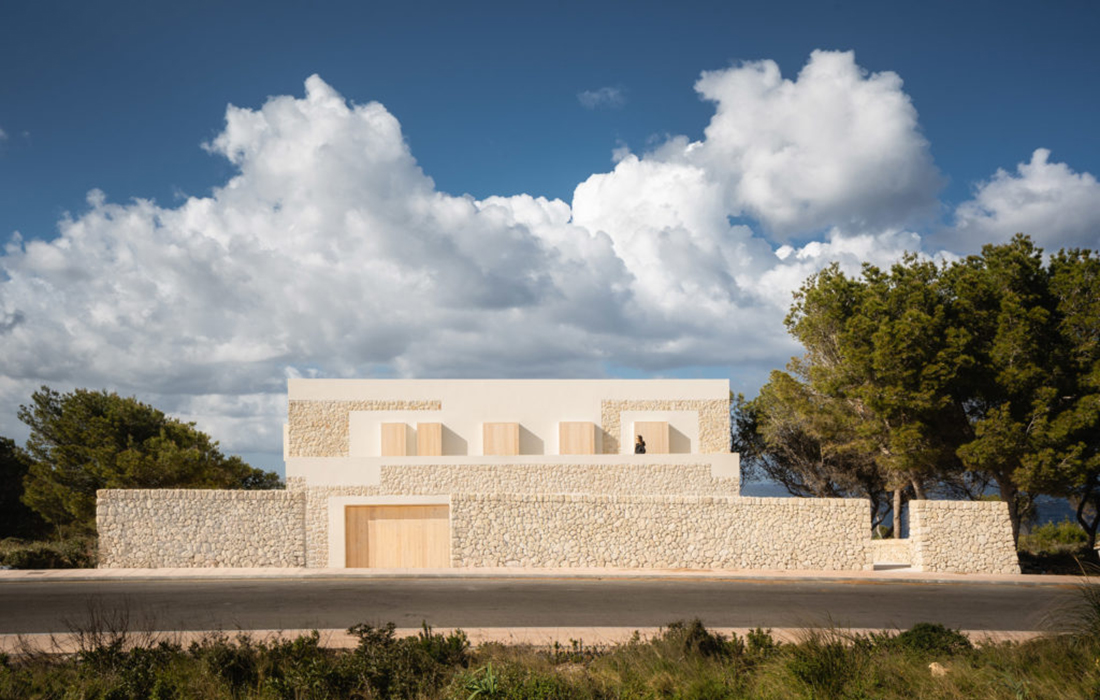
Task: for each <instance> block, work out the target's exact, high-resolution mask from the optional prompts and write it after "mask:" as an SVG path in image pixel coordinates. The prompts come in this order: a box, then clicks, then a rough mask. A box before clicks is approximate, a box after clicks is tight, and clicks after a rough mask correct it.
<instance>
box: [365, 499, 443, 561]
mask: <svg viewBox="0 0 1100 700" xmlns="http://www.w3.org/2000/svg"><path fill="white" fill-rule="evenodd" d="M448 515H449V513H448V506H445V505H431V506H347V509H346V510H345V512H344V537H345V542H346V543H347V546H346V556H347V558H346V560H345V562H346V564H345V565H346V566H347V567H348V568H363V567H370V568H383V569H389V568H401V569H405V568H425V567H427V568H442V567H449V566H450V565H451V524H450V518H449V517H448Z"/></svg>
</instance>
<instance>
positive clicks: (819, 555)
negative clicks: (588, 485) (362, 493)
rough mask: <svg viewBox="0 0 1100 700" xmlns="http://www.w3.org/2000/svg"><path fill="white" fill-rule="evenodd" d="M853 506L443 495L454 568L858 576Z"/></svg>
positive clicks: (863, 547)
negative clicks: (747, 571) (762, 571)
mask: <svg viewBox="0 0 1100 700" xmlns="http://www.w3.org/2000/svg"><path fill="white" fill-rule="evenodd" d="M869 512H870V505H869V503H868V502H867V501H865V500H861V499H816V498H815V499H801V498H729V497H725V498H721V497H705V496H685V497H669V496H597V495H513V494H494V495H475V494H453V495H452V496H451V528H452V543H453V544H452V558H453V564H454V566H461V567H494V566H519V567H591V566H610V567H629V568H691V569H814V570H862V569H864V568H867V566H868V565H869V551H868V546H869V542H870V540H869V539H868V538H867V531H868V529H869V528H870V521H869Z"/></svg>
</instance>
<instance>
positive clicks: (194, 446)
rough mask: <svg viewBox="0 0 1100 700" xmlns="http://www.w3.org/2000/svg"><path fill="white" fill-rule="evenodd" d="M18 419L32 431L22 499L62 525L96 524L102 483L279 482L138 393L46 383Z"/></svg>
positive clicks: (247, 485)
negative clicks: (65, 389) (67, 389)
mask: <svg viewBox="0 0 1100 700" xmlns="http://www.w3.org/2000/svg"><path fill="white" fill-rule="evenodd" d="M19 419H20V420H21V421H23V422H24V423H26V424H27V425H28V426H30V429H31V434H30V438H29V439H28V440H27V453H28V455H29V458H30V460H31V466H30V470H29V473H28V475H27V477H26V480H25V484H26V492H25V494H24V496H23V501H24V503H26V504H27V505H29V506H30V507H31V508H33V509H34V510H35V511H37V512H38V513H39V514H41V516H42V517H43V518H45V519H46V520H47V521H48V522H50V523H52V524H53V525H55V526H57V527H59V528H65V527H69V526H73V527H75V528H76V529H78V530H91V529H94V527H95V503H96V490H97V489H104V488H235V489H270V488H279V486H280V481H279V477H278V475H276V474H275V473H274V472H265V471H261V470H259V469H254V468H252V467H250V466H249V465H248V464H246V463H245V462H244V461H242V460H241V459H240V458H239V457H235V456H234V457H226V456H225V455H223V454H222V453H221V451H220V450H218V443H217V442H215V441H213V440H211V439H210V437H209V436H207V435H206V434H205V433H203V432H201V431H199V430H196V429H195V426H194V424H193V423H184V422H182V421H179V420H177V419H175V418H170V417H168V416H166V415H165V414H164V413H162V412H161V411H159V410H157V409H155V408H153V407H152V406H149V405H147V404H143V403H141V402H140V401H138V400H137V399H136V398H132V397H131V398H123V397H120V396H119V395H118V394H115V393H108V392H107V391H88V390H85V389H77V390H75V391H73V392H71V393H67V394H61V393H58V392H56V391H53V390H52V389H50V388H49V387H42V389H41V390H40V391H36V392H35V393H34V394H33V395H32V396H31V403H30V405H28V406H20V408H19Z"/></svg>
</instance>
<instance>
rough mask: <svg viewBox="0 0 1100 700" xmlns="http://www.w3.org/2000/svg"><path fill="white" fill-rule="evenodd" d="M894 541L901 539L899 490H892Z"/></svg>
mask: <svg viewBox="0 0 1100 700" xmlns="http://www.w3.org/2000/svg"><path fill="white" fill-rule="evenodd" d="M894 539H895V540H900V539H901V489H894Z"/></svg>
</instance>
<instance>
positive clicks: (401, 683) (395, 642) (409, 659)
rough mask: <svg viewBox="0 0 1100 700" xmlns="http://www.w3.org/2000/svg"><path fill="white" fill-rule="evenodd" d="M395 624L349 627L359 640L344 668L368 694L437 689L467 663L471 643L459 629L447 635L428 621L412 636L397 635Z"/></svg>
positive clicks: (393, 695)
mask: <svg viewBox="0 0 1100 700" xmlns="http://www.w3.org/2000/svg"><path fill="white" fill-rule="evenodd" d="M395 629H396V627H395V625H394V624H393V623H392V622H390V623H388V624H387V625H386V626H385V627H372V626H370V625H366V624H362V625H356V626H354V627H352V628H350V629H349V630H348V633H349V634H351V635H353V636H356V637H358V638H359V644H358V646H357V647H356V648H355V651H354V652H353V653H352V654H351V655H350V657H349V658H348V660H347V662H346V670H347V672H349V673H351V674H352V675H353V676H354V678H355V679H356V681H357V685H358V686H359V687H360V688H361V689H362V690H365V691H367V692H369V693H370V695H371V697H383V698H415V697H422V696H428V695H431V694H433V693H435V692H437V691H438V690H439V688H441V687H442V686H443V685H444V684H446V683H447V681H448V680H449V679H450V677H451V676H452V675H453V674H454V672H455V669H456V668H465V667H466V666H467V665H468V664H469V648H470V643H469V640H468V639H467V638H466V634H465V633H464V632H462V631H461V630H457V631H455V632H452V633H451V634H449V635H446V636H444V635H440V634H435V633H433V632H432V630H431V628H430V627H428V626H427V625H424V626H423V629H422V631H421V632H420V634H419V635H417V636H415V637H405V638H403V639H398V638H397V636H396V634H395Z"/></svg>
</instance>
